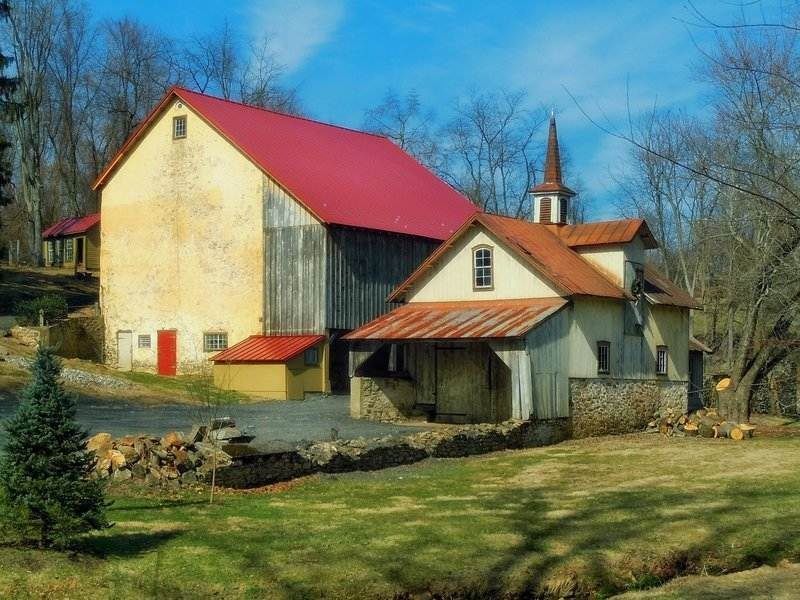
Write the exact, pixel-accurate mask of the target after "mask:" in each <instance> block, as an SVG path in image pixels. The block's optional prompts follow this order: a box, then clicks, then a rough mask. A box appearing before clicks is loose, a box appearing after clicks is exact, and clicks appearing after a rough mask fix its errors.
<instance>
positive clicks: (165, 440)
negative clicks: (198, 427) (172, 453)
mask: <svg viewBox="0 0 800 600" xmlns="http://www.w3.org/2000/svg"><path fill="white" fill-rule="evenodd" d="M161 445H162V446H163V447H164V448H171V447H176V448H177V447H180V446H183V434H182V433H181V432H180V431H170V432H169V433H167V434H166V435H164V437H162V438H161Z"/></svg>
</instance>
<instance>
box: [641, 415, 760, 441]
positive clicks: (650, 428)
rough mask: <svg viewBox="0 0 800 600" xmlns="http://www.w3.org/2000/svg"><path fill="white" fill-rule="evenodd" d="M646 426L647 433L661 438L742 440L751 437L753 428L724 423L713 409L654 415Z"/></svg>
mask: <svg viewBox="0 0 800 600" xmlns="http://www.w3.org/2000/svg"><path fill="white" fill-rule="evenodd" d="M654 417H655V418H654V419H653V420H652V421H650V422H649V423H648V424H647V430H646V431H647V432H648V433H660V434H661V435H663V436H666V437H671V436H700V437H705V438H728V439H731V440H737V441H738V440H743V439H745V438H750V437H753V431H754V430H755V427H754V426H753V425H750V424H749V423H734V422H732V421H726V420H725V419H724V418H723V417H722V416H720V415H719V414H718V413H717V410H716V409H715V408H708V409H706V408H702V409H700V410H698V411H696V412H693V413H688V414H681V413H679V412H676V411H675V410H673V409H668V410H666V411H664V412H663V413H657V414H656V415H654Z"/></svg>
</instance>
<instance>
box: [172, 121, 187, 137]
mask: <svg viewBox="0 0 800 600" xmlns="http://www.w3.org/2000/svg"><path fill="white" fill-rule="evenodd" d="M187 130H188V124H187V121H186V115H178V116H176V117H172V139H173V140H182V139H184V138H185V137H186V132H187Z"/></svg>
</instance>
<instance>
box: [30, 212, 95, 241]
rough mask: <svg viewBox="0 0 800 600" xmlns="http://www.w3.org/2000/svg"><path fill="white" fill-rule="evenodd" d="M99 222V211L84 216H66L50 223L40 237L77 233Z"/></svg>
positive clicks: (85, 230)
mask: <svg viewBox="0 0 800 600" xmlns="http://www.w3.org/2000/svg"><path fill="white" fill-rule="evenodd" d="M99 222H100V213H93V214H91V215H86V216H84V217H68V218H66V219H61V220H60V221H59V222H58V223H54V224H53V225H50V227H48V228H47V229H45V230H44V231H43V232H42V238H44V239H48V238H54V237H60V236H64V235H77V234H79V233H85V232H87V231H89V230H90V229H91V228H92V227H94V226H95V225H97V224H98V223H99Z"/></svg>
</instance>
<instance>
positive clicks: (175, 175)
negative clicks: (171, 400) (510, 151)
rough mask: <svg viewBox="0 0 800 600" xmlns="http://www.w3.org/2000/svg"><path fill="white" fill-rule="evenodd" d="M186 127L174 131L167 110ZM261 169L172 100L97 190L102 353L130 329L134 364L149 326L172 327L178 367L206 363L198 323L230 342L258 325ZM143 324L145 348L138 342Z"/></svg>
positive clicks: (151, 355) (152, 359)
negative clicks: (183, 132) (177, 134)
mask: <svg viewBox="0 0 800 600" xmlns="http://www.w3.org/2000/svg"><path fill="white" fill-rule="evenodd" d="M178 115H186V116H187V136H186V138H184V139H179V140H173V139H172V119H173V117H174V116H178ZM263 187H264V176H263V174H262V173H261V171H259V169H258V168H256V167H255V165H253V164H252V163H251V162H250V161H249V160H248V159H246V158H245V157H244V156H243V155H242V154H241V153H239V152H238V151H237V150H236V149H235V148H234V147H233V146H232V145H230V144H229V143H228V142H227V141H225V140H224V138H222V137H221V136H220V135H219V134H217V132H216V131H214V130H213V129H212V128H211V127H210V126H209V125H207V124H206V123H205V122H204V121H203V120H202V119H201V118H200V117H199V116H198V115H196V114H195V113H193V112H192V111H191V110H190V109H188V108H187V107H186V106H183V105H181V104H180V102H179V101H177V100H176V101H175V102H174V103H173V104H172V105H171V106H169V107H168V108H167V109H166V110H165V111H164V112H163V113H162V115H161V117H160V118H158V119H157V120H156V122H155V123H154V124H153V125H152V126H151V127H150V129H149V131H147V132H146V133H145V135H144V136H143V137H142V139H141V140H140V141H139V142H138V144H137V145H136V147H135V148H134V149H133V150H132V151H131V152H130V153H129V154H128V156H127V158H126V159H125V160H124V162H123V163H122V164H121V165H120V166H119V167H118V169H117V170H116V171H115V172H114V174H113V175H112V176H111V177H110V179H109V181H108V182H107V184H106V185H105V187H104V189H103V190H102V200H101V207H102V219H103V226H102V247H101V261H100V262H101V269H100V287H101V295H100V299H101V308H102V312H103V317H104V319H105V335H106V353H105V354H106V360H107V361H108V362H109V363H111V364H115V363H116V356H117V352H116V334H117V331H119V330H130V331H131V332H132V333H133V343H134V348H133V361H134V368H142V369H151V370H152V369H154V368H155V365H156V344H157V336H156V332H157V331H158V330H159V329H176V330H177V344H178V357H177V358H178V368H179V372H180V371H189V370H193V369H194V368H195V367H197V366H198V365H205V364H206V361H205V359H206V358H207V357H208V356H209V355H208V354H206V353H204V352H203V332H205V331H225V332H227V333H228V341H229V344H234V343H236V342H237V341H239V340H241V339H243V338H245V337H246V336H248V335H251V334H254V333H260V332H261V317H262V314H263V304H262V303H263V300H262V288H263V272H264V269H263V233H262V224H263V216H262V206H263V200H262V196H263ZM140 334H150V336H151V340H152V346H151V348H150V349H140V348H137V344H136V340H137V336H138V335H140Z"/></svg>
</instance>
